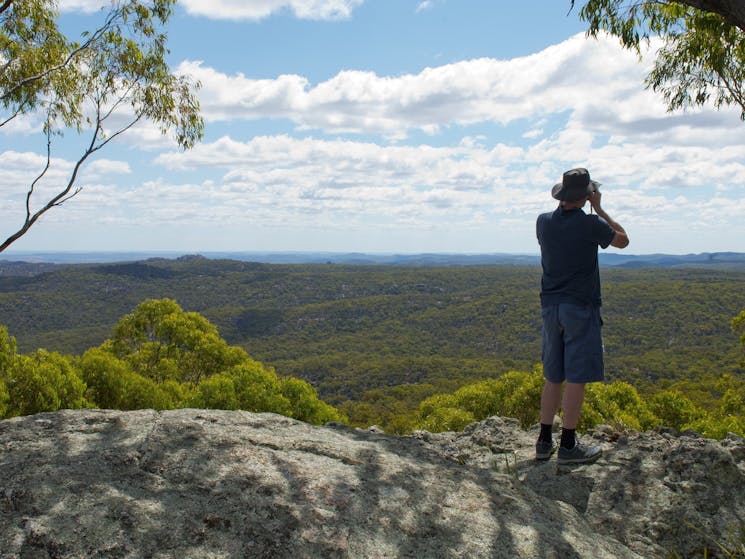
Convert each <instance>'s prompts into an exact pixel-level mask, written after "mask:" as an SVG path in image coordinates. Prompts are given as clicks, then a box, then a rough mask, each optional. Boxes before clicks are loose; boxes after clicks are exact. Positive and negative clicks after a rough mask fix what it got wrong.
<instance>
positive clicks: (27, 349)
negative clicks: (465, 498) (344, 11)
mask: <svg viewBox="0 0 745 559" xmlns="http://www.w3.org/2000/svg"><path fill="white" fill-rule="evenodd" d="M0 274H1V275H0V324H2V325H4V326H5V327H6V328H7V332H6V333H5V334H4V336H3V337H4V341H2V344H4V349H3V348H0V349H2V351H0V353H3V354H4V357H0V366H2V369H0V373H2V375H3V378H4V384H5V393H6V396H5V402H6V404H5V410H4V412H3V413H4V414H5V415H6V416H11V415H18V414H21V413H32V412H34V411H42V410H44V409H47V408H50V407H54V406H55V405H57V406H58V407H59V406H62V407H76V406H77V407H80V406H84V405H95V406H99V407H120V408H122V409H132V408H133V407H137V406H138V405H142V406H148V407H155V408H168V407H180V406H187V405H188V406H204V407H223V408H227V409H249V410H251V411H277V412H279V413H285V414H287V415H290V416H293V417H297V418H299V419H303V420H307V421H311V422H316V423H319V422H323V421H328V420H342V421H346V422H349V423H350V424H352V425H355V426H362V427H366V426H369V425H372V424H377V425H380V426H381V427H382V428H384V429H385V430H387V431H389V432H394V433H405V432H408V431H410V430H412V429H415V428H427V429H430V430H443V429H459V428H462V427H463V426H465V425H466V424H468V423H469V422H470V421H474V420H477V419H480V418H482V417H485V416H487V415H489V414H500V415H510V416H512V417H518V418H519V419H520V420H521V421H522V422H523V423H524V424H530V423H531V422H534V421H535V420H536V418H537V409H538V405H537V403H538V398H539V394H540V386H541V375H540V369H539V363H540V351H541V350H540V345H541V343H540V342H541V341H540V335H541V325H540V312H539V299H538V289H539V283H540V268H538V267H536V266H496V265H494V266H443V267H423V266H383V265H380V266H365V265H343V264H313V265H286V264H283V265H279V264H273V265H270V264H260V263H250V262H240V261H233V260H209V259H206V258H202V257H199V256H189V257H182V258H179V259H175V260H166V259H151V260H146V261H140V262H127V263H116V264H78V265H65V266H51V267H50V266H41V267H39V266H36V267H35V266H34V265H14V266H10V265H4V266H0ZM602 276H603V300H604V306H603V309H602V315H603V319H604V322H605V328H604V341H605V353H606V372H607V379H608V383H606V384H603V385H597V386H594V387H593V389H592V390H591V391H590V392H589V393H588V400H587V404H586V408H587V411H586V414H585V417H584V418H583V421H584V422H585V424H584V425H583V427H585V428H586V427H589V426H591V425H592V424H595V423H600V422H604V423H611V424H617V425H619V426H624V427H630V428H637V429H645V428H651V427H654V426H656V425H657V424H662V423H664V424H666V425H668V426H671V427H675V428H696V429H698V430H699V431H702V432H704V433H706V434H709V435H712V436H723V435H724V434H725V433H726V432H727V431H734V432H740V433H741V434H743V430H744V429H745V423H743V418H742V412H743V408H744V407H745V404H744V402H745V380H744V379H745V376H744V375H743V372H744V371H743V357H742V355H743V353H742V352H743V344H742V342H741V340H740V336H741V333H742V328H743V326H744V324H743V323H745V318H743V317H742V316H740V313H741V312H743V311H744V310H745V296H743V285H745V270H742V269H716V268H696V267H687V268H667V269H661V268H644V269H615V268H605V269H603V271H602ZM735 317H740V320H739V321H738V320H734V321H733V319H735ZM178 325H181V326H178ZM179 328H183V330H179ZM14 346H17V347H14ZM205 348H206V349H205ZM50 362H55V363H57V365H55V366H48V363H50ZM34 363H36V365H34ZM40 363H42V364H43V363H47V365H45V366H43V367H42V366H41V365H39V364H40ZM62 363H65V364H66V365H62ZM34 366H35V367H36V369H34ZM45 367H46V368H45ZM31 369H34V370H35V371H36V372H35V373H34V374H36V375H37V376H38V375H42V376H43V375H44V374H47V375H52V374H54V375H57V377H59V375H60V374H62V373H60V372H59V371H64V374H63V376H64V375H67V376H68V377H69V378H70V379H73V380H71V381H70V382H71V383H72V384H75V382H74V380H75V379H77V380H78V381H79V384H75V386H77V387H78V388H77V389H75V390H77V392H75V394H77V395H78V396H76V397H75V398H72V397H71V398H72V399H70V400H69V401H67V400H64V398H63V397H61V396H60V395H59V394H57V397H56V399H55V398H51V397H50V398H51V399H50V400H49V401H46V402H41V401H40V402H36V403H35V404H34V405H32V406H31V407H26V408H23V407H22V406H20V405H19V403H18V402H16V403H15V404H14V401H13V400H14V396H13V394H15V399H16V400H18V399H19V398H23V397H27V398H32V396H31V395H30V394H28V395H27V396H19V394H21V392H18V390H20V388H19V387H20V386H21V385H22V384H23V382H25V381H26V380H27V379H26V377H27V376H28V375H29V374H30V373H28V372H27V371H29V370H31ZM52 370H54V371H56V372H54V373H52V372H50V371H52ZM40 371H41V372H40ZM44 371H47V372H46V373H44ZM117 371H118V372H117ZM24 375H26V376H24ZM60 378H61V377H60ZM66 378H67V377H66ZM37 382H41V381H38V380H37ZM57 382H62V381H59V380H58V381H57ZM65 382H67V381H65ZM117 383H118V384H117ZM143 383H144V384H143ZM148 383H149V384H148ZM27 384H28V383H27ZM63 384H64V382H63ZM33 386H37V385H33V384H28V385H27V386H26V390H27V391H29V390H30V391H33V390H37V391H38V386H37V388H36V389H33ZM60 386H61V385H60ZM71 386H72V385H71ZM117 387H118V388H117ZM130 387H138V388H137V389H136V390H135V388H130ZM2 390H3V387H2V386H0V411H3V404H2V400H3V394H2ZM14 390H15V391H16V392H15V393H14V392H13V391H14ZM65 390H68V389H67V388H66V389H64V390H62V389H59V390H58V391H57V392H58V393H60V394H61V393H65ZM117 391H118V392H117ZM138 391H139V392H138ZM158 391H160V392H158ZM257 391H258V392H261V391H263V392H261V393H262V394H263V396H262V397H261V398H264V400H262V399H261V398H260V397H259V396H258V395H257V394H258V392H257ZM68 392H69V390H68ZM73 392H74V391H73ZM124 392H127V394H124ZM135 392H137V393H138V394H140V396H138V397H134V396H133V395H132V394H134V393H135ZM156 393H158V394H159V396H158V398H159V399H156V400H152V398H153V394H156ZM316 394H317V397H316ZM144 395H149V396H150V398H151V400H147V398H145V396H144ZM138 398H139V399H138ZM327 404H328V405H327ZM45 406H46V407H45ZM262 406H263V407H262ZM332 406H333V407H332Z"/></svg>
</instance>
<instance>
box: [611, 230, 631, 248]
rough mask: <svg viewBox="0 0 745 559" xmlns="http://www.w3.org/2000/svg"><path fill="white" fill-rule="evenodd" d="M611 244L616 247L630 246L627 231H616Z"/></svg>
mask: <svg viewBox="0 0 745 559" xmlns="http://www.w3.org/2000/svg"><path fill="white" fill-rule="evenodd" d="M610 244H611V246H612V247H615V248H626V247H627V246H629V236H628V235H627V234H626V233H622V232H620V231H616V234H615V235H614V236H613V240H612V241H611V243H610Z"/></svg>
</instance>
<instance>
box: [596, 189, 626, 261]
mask: <svg viewBox="0 0 745 559" xmlns="http://www.w3.org/2000/svg"><path fill="white" fill-rule="evenodd" d="M602 196H603V195H602V194H601V193H600V191H599V190H596V191H595V192H593V193H592V194H591V195H590V197H589V198H590V205H592V209H593V210H595V213H596V214H598V215H599V216H600V217H602V218H603V219H604V220H605V221H607V222H608V225H610V226H611V228H612V229H613V230H614V231H615V232H616V234H615V235H613V240H612V241H611V242H610V245H611V246H613V247H616V248H626V247H627V246H629V236H628V235H627V234H626V230H625V229H624V228H623V227H621V225H620V224H619V223H618V222H617V221H616V220H614V219H613V218H612V217H611V216H609V215H608V213H607V212H606V211H605V210H604V209H603V208H602V207H600V199H601V198H602Z"/></svg>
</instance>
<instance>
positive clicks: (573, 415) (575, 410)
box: [561, 382, 585, 448]
mask: <svg viewBox="0 0 745 559" xmlns="http://www.w3.org/2000/svg"><path fill="white" fill-rule="evenodd" d="M584 400H585V385H584V384H578V383H575V382H567V386H566V389H565V390H564V403H563V405H562V408H563V411H564V415H563V418H562V423H561V427H562V429H561V446H563V447H564V448H574V443H575V431H576V430H577V423H579V416H580V413H581V412H582V402H584Z"/></svg>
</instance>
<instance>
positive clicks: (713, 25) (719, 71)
mask: <svg viewBox="0 0 745 559" xmlns="http://www.w3.org/2000/svg"><path fill="white" fill-rule="evenodd" d="M574 4H575V2H574V0H572V1H571V6H572V8H573V7H574ZM580 17H581V18H582V19H583V20H584V21H586V22H587V23H588V24H589V29H588V33H589V34H590V35H592V36H597V34H598V33H599V32H601V31H605V32H607V33H610V34H611V35H614V36H616V37H618V38H619V40H620V41H621V44H622V45H623V46H624V47H626V48H629V49H632V50H635V51H637V52H638V53H640V52H641V46H642V44H643V43H645V42H647V43H648V42H649V41H650V40H651V38H652V37H655V36H656V37H659V38H660V39H661V41H662V46H661V48H660V49H659V50H658V51H657V55H656V59H655V63H654V67H653V69H652V71H651V72H650V73H649V75H648V76H647V79H646V85H647V87H651V88H652V89H653V90H654V91H657V92H660V93H661V94H662V95H663V97H664V99H665V101H666V102H667V106H668V109H669V110H671V111H672V110H676V109H685V108H687V107H693V106H697V105H703V104H705V103H707V102H710V101H711V102H713V103H714V105H715V106H716V107H717V108H720V107H722V106H726V105H732V106H738V107H739V108H740V118H741V119H743V120H745V85H744V84H745V3H743V2H742V1H741V0H681V1H678V2H660V1H652V0H645V1H637V0H588V1H586V2H584V5H583V6H582V8H581V9H580Z"/></svg>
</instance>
